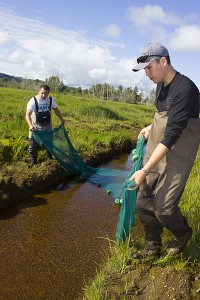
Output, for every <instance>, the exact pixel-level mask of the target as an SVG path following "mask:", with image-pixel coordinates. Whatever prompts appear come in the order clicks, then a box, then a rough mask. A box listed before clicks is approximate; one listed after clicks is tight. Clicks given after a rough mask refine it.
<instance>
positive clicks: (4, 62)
mask: <svg viewBox="0 0 200 300" xmlns="http://www.w3.org/2000/svg"><path fill="white" fill-rule="evenodd" d="M199 8H200V3H199V2H198V1H197V0H191V1H190V2H189V3H182V4H181V5H180V4H179V3H174V1H172V0H169V1H168V2H167V3H166V1H164V0H161V1H159V4H157V1H156V0H150V1H148V2H147V1H145V0H125V1H123V2H122V1H121V0H110V1H109V2H107V1H105V0H102V1H101V2H91V1H89V0H86V1H84V2H83V1H80V0H74V1H71V2H69V3H68V2H67V3H66V2H65V1H64V0H58V1H57V2H56V3H51V4H49V2H47V0H43V1H42V2H39V1H38V0H35V1H34V3H32V2H29V3H28V2H27V1H25V0H22V1H21V2H19V1H17V0H7V1H4V0H3V1H1V0H0V25H1V29H0V49H1V51H0V59H1V72H2V73H5V74H12V75H11V76H15V77H22V78H29V79H33V80H34V79H40V80H45V78H49V77H50V76H58V77H59V78H60V80H61V81H63V83H64V84H66V85H68V86H81V87H82V88H84V87H87V86H92V85H94V84H103V83H108V84H109V85H112V86H115V87H117V86H119V85H122V86H123V87H130V86H131V87H135V86H137V87H138V89H139V90H140V91H141V92H142V93H149V91H151V90H152V89H153V88H155V84H154V83H153V82H151V81H150V80H149V79H148V78H147V77H146V75H145V72H144V70H142V71H139V72H136V73H134V72H132V68H133V66H134V65H135V64H136V58H137V57H138V56H139V53H140V49H141V47H143V46H145V45H146V44H148V43H149V42H155V41H156V42H159V43H162V44H164V45H165V46H166V47H167V48H168V50H169V54H170V58H171V61H172V65H173V67H174V68H175V69H176V70H177V71H178V72H180V73H182V74H183V75H185V76H187V77H189V78H190V79H191V80H193V81H194V82H195V84H196V85H197V86H198V88H200V79H199V74H198V70H199V66H200V61H199V53H200V41H199V39H197V37H198V36H199V34H200V15H199V11H200V9H199ZM193 61H194V62H195V65H194V66H193V64H192V62H193Z"/></svg>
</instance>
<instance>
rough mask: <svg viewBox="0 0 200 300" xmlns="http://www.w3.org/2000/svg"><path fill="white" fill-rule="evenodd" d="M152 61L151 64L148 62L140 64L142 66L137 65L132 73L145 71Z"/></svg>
mask: <svg viewBox="0 0 200 300" xmlns="http://www.w3.org/2000/svg"><path fill="white" fill-rule="evenodd" d="M151 62H152V61H149V62H146V63H140V64H137V65H136V66H135V67H134V68H133V69H132V71H133V72H137V71H140V70H142V69H145V68H146V67H148V65H150V63H151Z"/></svg>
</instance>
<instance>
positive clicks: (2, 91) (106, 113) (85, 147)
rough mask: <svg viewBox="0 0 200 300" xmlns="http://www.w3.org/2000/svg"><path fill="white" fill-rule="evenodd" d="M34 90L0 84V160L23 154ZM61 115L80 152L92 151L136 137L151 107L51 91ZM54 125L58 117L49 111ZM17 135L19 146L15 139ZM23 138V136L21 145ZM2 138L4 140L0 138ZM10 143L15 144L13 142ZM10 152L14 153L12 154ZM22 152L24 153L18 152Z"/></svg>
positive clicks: (88, 152) (151, 112) (9, 159)
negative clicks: (4, 86) (1, 148)
mask: <svg viewBox="0 0 200 300" xmlns="http://www.w3.org/2000/svg"><path fill="white" fill-rule="evenodd" d="M35 94H37V92H36V91H26V90H19V89H10V88H0V101H1V113H0V119H1V122H0V136H1V138H0V144H1V145H2V146H3V147H4V144H5V140H7V146H6V147H7V148H6V153H7V152H10V153H9V155H7V156H6V157H5V156H4V153H5V151H3V150H2V151H1V152H0V162H7V163H9V162H10V163H12V162H13V161H16V160H20V159H21V158H22V156H23V155H24V153H25V155H26V153H27V147H28V125H27V124H26V121H25V110H26V106H27V102H28V100H29V99H30V98H31V97H32V96H33V95H35ZM52 96H53V97H54V98H55V99H56V103H57V106H58V107H59V109H60V111H61V112H62V115H63V116H64V118H65V119H66V121H67V123H66V126H65V127H66V129H67V131H68V134H69V137H70V139H71V141H72V143H73V145H74V147H75V149H76V150H77V152H78V153H79V154H80V155H81V156H87V155H91V154H92V153H93V152H94V151H95V148H97V147H100V148H118V149H120V148H123V146H124V145H131V143H133V141H135V140H136V139H137V135H138V133H139V130H140V128H142V127H143V126H145V125H147V124H149V122H150V121H151V116H152V114H153V111H154V108H153V107H147V106H144V105H133V104H126V103H118V102H111V101H107V100H101V101H100V100H99V99H95V98H86V97H85V96H76V95H62V94H52ZM52 119H53V126H54V127H56V126H58V125H60V120H59V119H58V118H57V116H56V115H55V114H54V113H52ZM19 138H20V142H19V145H18V146H19V148H20V149H17V146H16V144H17V141H19V140H18V139H19ZM22 139H23V140H24V142H23V143H22V144H23V147H21V142H22ZM3 140H4V142H3ZM13 143H14V144H15V145H13ZM12 153H17V155H14V156H12ZM21 153H23V155H21Z"/></svg>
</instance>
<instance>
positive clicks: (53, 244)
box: [0, 155, 130, 300]
mask: <svg viewBox="0 0 200 300" xmlns="http://www.w3.org/2000/svg"><path fill="white" fill-rule="evenodd" d="M129 163H130V159H127V155H124V156H122V157H120V159H117V160H113V161H112V162H110V163H109V164H106V165H104V166H101V167H109V168H119V169H124V168H125V169H127V167H128V166H129ZM118 212H119V209H118V207H116V206H115V204H114V200H113V198H112V197H111V196H108V195H107V194H106V192H105V191H104V190H103V189H101V188H98V187H96V186H95V185H93V184H91V183H89V182H85V183H81V182H78V183H77V181H76V180H72V181H70V182H62V183H60V184H59V185H57V186H56V187H55V188H51V189H48V190H45V191H43V193H41V194H36V195H34V196H33V197H30V198H29V199H26V201H23V202H21V203H19V204H18V205H16V206H14V207H12V208H10V209H8V210H6V211H4V212H1V214H0V240H1V243H0V254H1V256H0V270H1V273H0V274H1V280H0V290H1V297H0V299H3V300H7V299H8V300H10V299H11V300H15V299H20V300H23V299H26V300H27V299H28V300H29V299H31V300H38V299H47V300H49V299H53V300H54V299H59V300H62V299H65V300H67V299H70V300H76V299H79V298H81V296H82V294H83V290H82V288H83V286H84V285H85V282H87V280H88V279H89V278H92V277H93V276H94V275H95V272H96V269H98V267H99V264H100V263H101V262H102V260H104V259H105V257H104V255H105V253H104V252H105V249H106V248H107V247H108V241H107V240H106V239H105V238H108V239H110V240H113V241H114V239H115V229H116V224H117V218H118Z"/></svg>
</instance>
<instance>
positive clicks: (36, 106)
mask: <svg viewBox="0 0 200 300" xmlns="http://www.w3.org/2000/svg"><path fill="white" fill-rule="evenodd" d="M49 98H50V104H49V110H51V106H52V97H49ZM34 100H35V108H36V112H38V102H37V99H36V98H35V97H34Z"/></svg>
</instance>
